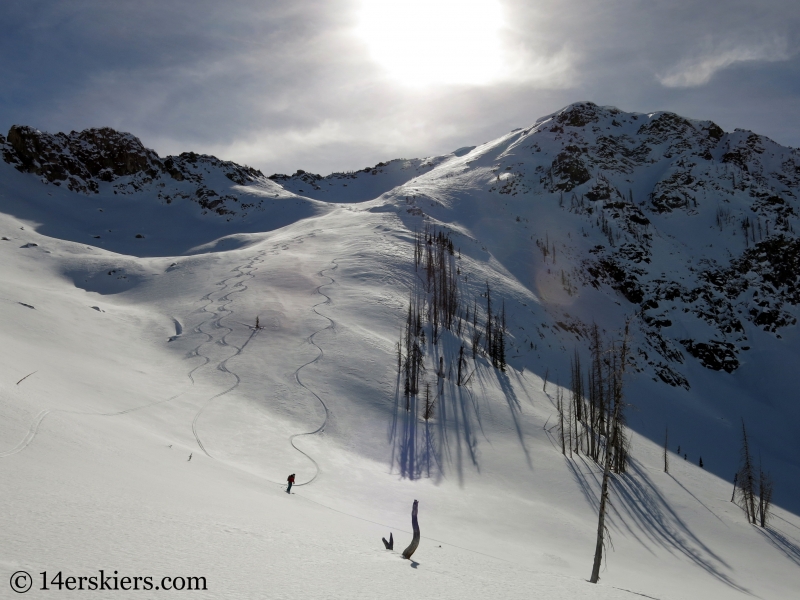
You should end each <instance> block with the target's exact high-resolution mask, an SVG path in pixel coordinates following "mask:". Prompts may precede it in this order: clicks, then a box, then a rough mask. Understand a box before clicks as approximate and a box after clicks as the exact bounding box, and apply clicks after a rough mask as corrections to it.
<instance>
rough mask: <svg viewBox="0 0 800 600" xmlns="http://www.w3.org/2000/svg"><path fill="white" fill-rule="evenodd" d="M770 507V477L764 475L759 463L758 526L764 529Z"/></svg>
mask: <svg viewBox="0 0 800 600" xmlns="http://www.w3.org/2000/svg"><path fill="white" fill-rule="evenodd" d="M771 506H772V477H770V474H769V473H765V472H764V470H763V469H762V468H761V464H760V461H759V465H758V518H759V525H761V527H766V526H767V522H768V521H769V517H770V508H771Z"/></svg>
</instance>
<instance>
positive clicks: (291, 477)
mask: <svg viewBox="0 0 800 600" xmlns="http://www.w3.org/2000/svg"><path fill="white" fill-rule="evenodd" d="M286 481H288V482H289V483H294V475H289V477H288V478H287V479H286Z"/></svg>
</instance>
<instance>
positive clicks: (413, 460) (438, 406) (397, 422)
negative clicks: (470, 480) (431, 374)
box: [389, 357, 483, 483]
mask: <svg viewBox="0 0 800 600" xmlns="http://www.w3.org/2000/svg"><path fill="white" fill-rule="evenodd" d="M434 358H435V357H434ZM430 383H431V389H430V397H431V400H433V401H434V410H433V417H432V418H431V419H430V420H427V421H426V420H424V411H425V395H424V391H422V390H421V393H420V394H419V395H418V396H410V397H409V398H406V396H405V395H404V394H403V393H402V386H401V382H400V377H399V376H398V380H397V385H396V386H395V402H394V412H393V417H392V424H391V427H390V431H389V439H390V441H391V443H392V468H397V469H398V470H399V472H400V475H401V476H402V477H405V478H408V479H419V478H420V477H436V478H441V477H443V476H445V474H446V473H445V469H446V467H452V468H453V469H454V470H455V472H456V474H457V476H458V478H459V483H463V477H464V466H465V465H466V464H471V465H472V466H473V467H474V468H475V469H476V470H477V471H480V463H479V460H478V433H479V432H480V433H481V434H482V433H483V425H482V423H481V414H480V407H479V405H478V402H477V399H476V398H475V396H474V394H473V393H472V392H471V391H470V389H469V388H468V387H467V386H459V385H457V384H456V383H455V382H454V381H452V379H450V378H449V377H447V376H445V377H436V380H435V381H433V382H430ZM423 390H424V388H423Z"/></svg>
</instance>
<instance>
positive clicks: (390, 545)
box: [381, 532, 394, 550]
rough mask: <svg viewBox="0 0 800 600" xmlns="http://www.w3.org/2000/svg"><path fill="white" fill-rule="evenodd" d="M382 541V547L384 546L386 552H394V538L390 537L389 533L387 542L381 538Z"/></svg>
mask: <svg viewBox="0 0 800 600" xmlns="http://www.w3.org/2000/svg"><path fill="white" fill-rule="evenodd" d="M381 539H382V540H383V545H384V546H386V549H387V550H394V538H393V537H392V534H391V532H390V533H389V541H388V542H387V541H386V538H381Z"/></svg>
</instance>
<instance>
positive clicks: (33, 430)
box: [0, 392, 183, 458]
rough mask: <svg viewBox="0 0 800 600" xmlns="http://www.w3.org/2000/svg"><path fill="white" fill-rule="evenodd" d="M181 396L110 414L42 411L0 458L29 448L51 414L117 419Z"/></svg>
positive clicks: (0, 453) (0, 454) (60, 410)
mask: <svg viewBox="0 0 800 600" xmlns="http://www.w3.org/2000/svg"><path fill="white" fill-rule="evenodd" d="M182 395H183V392H181V393H180V394H176V395H175V396H172V397H170V398H167V399H165V400H157V401H156V402H149V403H148V404H142V405H141V406H134V407H133V408H126V409H125V410H121V411H117V412H112V413H92V412H79V411H75V410H62V409H47V410H43V411H41V412H40V413H39V414H38V415H36V418H35V419H34V420H33V422H32V423H31V426H30V427H29V428H28V433H27V434H26V435H25V437H24V438H23V440H22V441H21V442H20V443H19V444H17V445H16V446H14V447H13V448H12V449H11V450H6V451H5V452H0V458H7V457H9V456H12V455H14V454H17V453H18V452H22V451H23V450H25V448H27V447H28V446H30V445H31V443H32V442H33V440H34V438H35V437H36V434H38V433H39V427H40V426H41V424H42V421H44V419H45V417H47V415H49V414H51V413H65V414H69V415H82V416H90V417H117V416H120V415H127V414H128V413H131V412H133V411H135V410H141V409H143V408H148V407H150V406H155V405H156V404H164V403H165V402H169V401H170V400H175V398H178V397H179V396H182Z"/></svg>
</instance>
